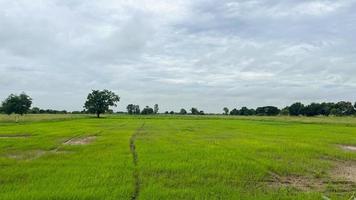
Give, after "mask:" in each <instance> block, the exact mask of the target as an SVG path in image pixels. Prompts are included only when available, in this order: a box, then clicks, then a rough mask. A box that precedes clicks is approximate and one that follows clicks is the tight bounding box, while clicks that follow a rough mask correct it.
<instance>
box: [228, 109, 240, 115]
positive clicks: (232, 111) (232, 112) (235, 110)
mask: <svg viewBox="0 0 356 200" xmlns="http://www.w3.org/2000/svg"><path fill="white" fill-rule="evenodd" d="M230 115H239V110H237V109H236V108H234V109H232V110H231V111H230Z"/></svg>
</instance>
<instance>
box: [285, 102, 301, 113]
mask: <svg viewBox="0 0 356 200" xmlns="http://www.w3.org/2000/svg"><path fill="white" fill-rule="evenodd" d="M303 110H304V105H303V104H302V103H300V102H297V103H294V104H292V105H291V106H289V107H288V111H289V114H290V115H292V116H298V115H302V114H303Z"/></svg>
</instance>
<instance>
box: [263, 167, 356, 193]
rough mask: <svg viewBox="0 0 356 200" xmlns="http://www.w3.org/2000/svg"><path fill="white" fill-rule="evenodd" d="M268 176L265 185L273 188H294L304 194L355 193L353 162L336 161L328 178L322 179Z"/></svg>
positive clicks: (355, 177)
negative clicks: (311, 192)
mask: <svg viewBox="0 0 356 200" xmlns="http://www.w3.org/2000/svg"><path fill="white" fill-rule="evenodd" d="M269 175H270V176H269V178H268V179H267V180H265V183H267V184H268V185H269V186H271V187H273V188H295V189H297V190H299V191H305V192H309V191H315V192H336V193H350V192H356V162H355V161H337V162H336V164H335V167H334V168H333V169H332V170H331V171H330V172H329V173H328V176H327V177H323V178H316V177H307V176H297V175H288V176H280V175H278V174H276V173H273V172H269Z"/></svg>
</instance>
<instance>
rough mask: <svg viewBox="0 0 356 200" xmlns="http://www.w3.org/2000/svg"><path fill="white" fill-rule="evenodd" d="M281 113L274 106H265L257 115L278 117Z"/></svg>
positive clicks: (257, 111) (259, 108)
mask: <svg viewBox="0 0 356 200" xmlns="http://www.w3.org/2000/svg"><path fill="white" fill-rule="evenodd" d="M279 112H280V110H279V109H278V108H277V107H274V106H264V107H258V108H257V109H256V114H257V115H266V116H276V115H278V114H279Z"/></svg>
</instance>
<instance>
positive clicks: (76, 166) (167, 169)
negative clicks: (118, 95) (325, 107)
mask: <svg viewBox="0 0 356 200" xmlns="http://www.w3.org/2000/svg"><path fill="white" fill-rule="evenodd" d="M13 119H14V118H13V116H10V117H9V116H0V199H2V200H3V199H4V200H7V199H13V200H15V199H16V200H22V199H26V200H28V199H36V200H37V199H61V200H62V199H63V200H64V199H131V197H132V194H133V193H135V190H137V192H138V196H137V198H136V199H148V200H151V199H271V200H272V199H322V196H323V195H325V196H327V197H329V198H331V199H344V200H346V199H349V198H350V197H351V196H352V194H353V192H356V188H355V185H351V186H350V185H348V189H347V190H342V188H341V190H340V187H343V185H341V186H340V184H339V183H338V182H335V181H334V178H333V174H332V171H333V168H335V167H336V165H337V164H338V163H343V162H345V161H356V152H351V151H349V152H347V151H344V150H342V149H341V148H340V147H339V145H340V144H348V145H356V118H331V117H330V118H328V117H318V118H317V117H316V118H305V117H222V116H199V117H195V116H145V117H142V116H139V117H132V116H126V115H116V116H115V115H114V116H105V117H104V118H102V119H96V118H93V117H90V116H87V115H29V116H24V117H22V118H21V120H20V122H19V123H14V120H13ZM133 135H134V137H133ZM4 136H6V137H4ZM9 136H18V137H9ZM23 136H29V137H23ZM85 136H96V139H95V140H94V141H93V142H92V143H89V144H87V145H65V144H64V142H65V141H68V139H71V138H73V137H74V138H80V137H85ZM130 139H131V141H132V140H133V141H132V142H133V143H134V145H135V148H134V151H135V154H136V155H137V163H136V164H135V163H134V162H133V156H132V152H131V151H130ZM271 174H277V175H278V176H279V177H305V178H308V180H323V181H324V184H325V188H324V189H322V190H320V189H312V188H311V189H310V190H304V189H300V188H298V187H294V186H292V185H288V184H287V185H286V184H277V183H271V182H268V181H267V180H270V179H271ZM135 183H137V184H135ZM270 185H274V186H270ZM345 187H346V186H345ZM350 187H351V189H350Z"/></svg>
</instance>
